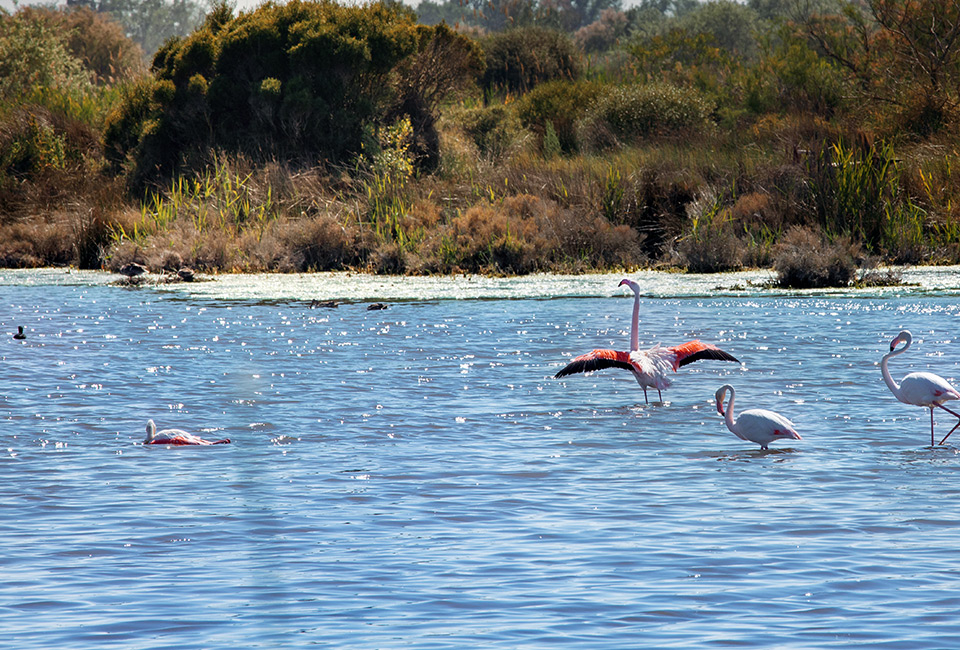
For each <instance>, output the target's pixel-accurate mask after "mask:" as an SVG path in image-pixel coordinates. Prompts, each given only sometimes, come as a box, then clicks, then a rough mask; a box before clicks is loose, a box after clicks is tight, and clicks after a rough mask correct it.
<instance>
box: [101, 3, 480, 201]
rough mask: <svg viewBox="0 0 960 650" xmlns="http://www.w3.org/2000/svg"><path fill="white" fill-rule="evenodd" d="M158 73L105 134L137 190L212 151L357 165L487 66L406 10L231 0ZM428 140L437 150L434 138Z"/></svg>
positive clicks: (460, 41) (166, 55) (173, 48)
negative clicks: (394, 127)
mask: <svg viewBox="0 0 960 650" xmlns="http://www.w3.org/2000/svg"><path fill="white" fill-rule="evenodd" d="M472 55H473V56H475V58H476V61H472V60H471V59H470V57H471V56H472ZM153 66H154V70H155V73H156V78H155V79H153V80H149V81H147V82H144V83H143V84H140V85H138V86H137V87H135V88H133V89H131V91H130V92H129V94H128V95H127V97H126V99H125V100H124V102H123V104H122V106H121V107H120V109H119V110H118V111H117V112H116V113H115V114H114V115H113V117H112V118H111V120H110V122H109V124H108V125H107V128H106V133H105V136H104V140H105V145H106V148H107V151H108V154H109V156H110V157H111V159H112V160H113V161H114V162H116V163H123V162H124V161H125V160H126V158H127V156H130V157H131V159H132V166H133V167H132V174H131V178H132V180H133V183H134V185H143V184H144V183H146V182H149V181H151V180H153V179H155V178H158V177H161V176H164V175H169V174H172V173H175V172H176V171H178V170H180V169H190V168H195V167H199V166H202V165H204V164H206V162H208V161H209V155H210V152H211V151H225V152H228V153H239V154H244V155H246V156H248V157H250V158H251V159H253V160H265V159H271V158H281V159H285V160H288V161H290V162H291V163H294V164H296V163H302V164H305V165H314V164H317V163H318V162H329V163H333V164H340V163H344V162H348V161H350V160H351V159H353V158H354V157H355V156H356V155H357V154H358V153H360V151H361V149H362V146H363V143H364V141H365V140H369V139H370V138H369V136H370V134H371V132H373V131H376V129H377V128H378V127H381V126H388V125H389V124H390V122H392V121H396V120H398V119H400V118H401V116H402V115H404V114H406V115H408V116H409V117H410V118H411V119H410V123H411V126H413V128H414V134H415V135H417V133H416V129H417V128H420V129H421V135H423V133H424V130H429V129H430V128H431V127H432V121H431V120H430V117H431V116H432V115H433V111H435V110H436V106H437V104H438V103H439V101H441V99H442V98H443V97H444V96H445V94H446V93H447V92H449V91H450V89H451V88H452V87H454V86H456V85H458V84H459V83H460V82H461V78H462V77H463V76H464V75H468V74H470V73H471V71H475V70H477V69H479V68H478V66H479V52H476V53H474V49H472V48H471V46H470V44H469V42H468V41H467V39H466V38H465V37H463V36H461V35H459V34H456V33H455V32H453V31H452V30H450V29H449V28H447V27H446V26H440V27H427V26H423V25H418V24H417V23H416V20H415V16H414V14H413V11H412V10H410V9H407V8H406V7H404V6H403V5H401V4H399V3H395V4H387V3H375V4H370V5H366V6H347V5H341V4H338V3H336V2H334V1H333V0H319V1H316V2H301V1H300V0H291V1H290V2H288V3H287V4H285V5H275V4H264V5H262V6H260V7H259V8H258V9H256V10H255V11H253V12H249V13H243V14H241V15H239V16H237V17H234V16H233V15H232V10H231V8H230V7H229V6H228V5H226V4H225V3H221V4H220V5H218V6H217V7H215V8H214V9H213V11H211V12H210V14H209V15H208V16H207V18H206V20H205V22H204V24H203V25H202V26H201V27H200V28H198V29H197V30H196V31H194V32H193V33H192V34H190V35H189V36H187V37H186V38H182V39H172V40H170V41H168V42H167V43H166V44H165V45H164V46H163V47H161V48H160V50H158V51H157V54H156V56H155V57H154V62H153ZM422 141H423V142H425V143H427V144H426V145H425V147H426V149H429V146H430V145H429V143H430V142H431V140H430V137H429V134H428V133H427V134H426V135H424V137H423V139H422Z"/></svg>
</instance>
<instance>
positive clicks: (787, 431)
mask: <svg viewBox="0 0 960 650" xmlns="http://www.w3.org/2000/svg"><path fill="white" fill-rule="evenodd" d="M727 391H730V403H729V404H727V409H726V412H724V409H723V400H724V398H725V397H726V393H727ZM736 396H737V394H736V391H734V390H733V386H731V385H730V384H725V385H723V386H721V387H720V388H719V389H717V394H716V397H717V412H718V413H719V414H720V415H722V416H723V417H724V420H725V421H726V423H727V428H728V429H730V431H732V432H733V434H734V435H735V436H737V437H738V438H740V439H741V440H749V441H750V442H755V443H757V444H759V445H760V449H766V448H767V445H769V444H770V443H771V442H773V441H774V440H785V439H786V440H803V438H801V437H800V434H799V433H797V428H796V427H795V426H793V422H791V421H790V420H788V419H787V418H785V417H783V416H782V415H780V414H779V413H774V412H773V411H768V410H766V409H749V410H747V411H744V412H743V413H741V414H740V417H738V418H737V419H736V420H734V419H733V400H734V399H735V398H736Z"/></svg>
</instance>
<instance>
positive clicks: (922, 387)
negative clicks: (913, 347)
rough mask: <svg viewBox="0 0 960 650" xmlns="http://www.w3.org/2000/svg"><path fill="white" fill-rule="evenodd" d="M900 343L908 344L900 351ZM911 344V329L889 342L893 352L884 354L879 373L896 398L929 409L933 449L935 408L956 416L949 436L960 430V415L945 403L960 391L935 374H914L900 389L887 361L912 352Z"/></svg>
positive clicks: (901, 381)
mask: <svg viewBox="0 0 960 650" xmlns="http://www.w3.org/2000/svg"><path fill="white" fill-rule="evenodd" d="M899 343H906V345H904V346H903V347H902V348H900V349H899V350H897V349H896V347H897V344H899ZM911 343H913V335H912V334H911V333H910V331H909V330H903V331H902V332H900V333H899V334H897V335H896V337H894V339H893V340H892V341H890V352H888V353H887V354H885V355H883V359H881V361H880V371H881V372H882V373H883V381H884V382H885V383H886V384H887V388H889V389H890V392H891V393H893V396H894V397H896V398H897V399H898V400H900V401H901V402H903V403H904V404H913V405H914V406H926V407H927V408H928V409H930V446H931V447H932V446H933V441H934V438H933V408H934V407H935V406H937V407H940V408H942V409H943V410H944V411H946V412H947V413H951V414H953V415H955V416H956V417H957V423H956V424H955V425H953V428H952V429H950V433H953V432H954V431H956V429H957V427H960V413H957V412H956V411H952V410H950V409H948V408H947V407H946V406H944V405H943V403H944V402H946V401H949V400H952V399H960V391H958V390H957V389H956V388H954V387H953V386H951V385H950V383H949V382H948V381H947V380H946V379H944V378H943V377H941V376H940V375H935V374H933V373H932V372H911V373H910V374H908V375H907V376H905V377H904V378H903V379H901V380H900V385H899V386H897V382H895V381H894V380H893V377H891V376H890V369H889V368H887V362H888V361H890V357H895V356H897V355H898V354H903V353H904V352H906V351H907V350H908V349H910V344H911ZM950 433H948V434H947V435H945V436H944V437H943V440H941V441H940V444H941V445H942V444H943V443H944V442H946V440H947V438H949V437H950Z"/></svg>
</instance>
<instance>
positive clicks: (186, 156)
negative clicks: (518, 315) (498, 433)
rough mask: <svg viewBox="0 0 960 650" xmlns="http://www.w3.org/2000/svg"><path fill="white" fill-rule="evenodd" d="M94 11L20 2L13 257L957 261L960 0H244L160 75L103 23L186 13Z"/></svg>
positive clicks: (444, 262) (11, 77) (506, 266)
mask: <svg viewBox="0 0 960 650" xmlns="http://www.w3.org/2000/svg"><path fill="white" fill-rule="evenodd" d="M73 2H74V4H76V3H80V2H82V3H83V4H85V5H88V7H89V8H88V9H84V10H81V11H74V10H65V11H63V10H52V9H44V10H31V9H20V10H18V11H17V12H15V13H14V14H7V13H2V14H0V99H2V100H3V101H2V104H0V263H3V264H38V263H78V264H83V265H87V266H99V265H101V264H103V265H106V266H108V267H110V268H116V267H117V266H118V265H120V264H121V263H123V262H125V261H131V260H136V261H140V262H144V263H148V264H151V265H152V266H154V267H158V266H164V267H172V266H176V265H175V264H174V263H173V261H175V260H180V261H181V262H182V263H185V264H190V265H193V266H196V267H198V268H201V269H209V270H227V269H237V270H264V269H276V270H309V269H336V268H346V267H351V268H363V269H367V270H372V271H377V272H402V273H449V272H460V271H482V272H494V273H496V272H504V273H526V272H530V271H538V270H566V271H582V270H587V269H595V268H609V267H614V266H643V265H670V266H675V267H681V268H685V269H687V270H690V271H700V272H713V271H722V270H728V269H737V268H743V267H751V266H765V267H773V268H776V269H777V271H778V274H779V275H778V277H779V281H780V282H781V283H784V284H799V285H818V284H829V283H837V284H847V283H850V282H854V281H856V282H863V281H864V280H863V276H861V277H860V279H855V278H856V268H857V266H858V265H861V264H868V263H869V264H874V263H876V262H877V261H894V262H906V263H919V262H931V263H940V262H957V261H960V213H958V210H960V208H958V207H957V206H958V205H960V201H958V200H957V197H958V196H960V160H958V156H960V132H958V129H957V127H958V124H960V113H958V106H960V90H958V89H960V45H958V44H960V0H946V1H945V2H941V3H926V2H916V1H914V0H862V1H858V2H855V3H846V2H844V3H838V2H836V1H835V0H804V1H803V2H797V0H747V1H746V2H733V1H730V0H710V1H706V2H699V1H698V0H640V1H639V2H632V3H631V6H630V7H628V8H625V7H624V6H623V5H621V3H619V2H617V1H616V0H571V1H570V2H562V3H559V2H554V1H553V0H493V1H492V2H490V1H487V0H484V1H482V2H481V1H480V0H476V1H474V0H470V1H469V2H459V1H457V0H449V1H447V2H444V3H438V2H425V3H423V4H421V5H420V6H419V7H418V8H417V15H419V17H420V19H421V20H422V21H423V23H426V22H430V23H432V24H433V26H427V25H426V24H423V23H418V21H417V19H416V15H415V14H414V13H413V11H412V10H410V9H408V8H406V7H405V6H404V5H402V4H400V3H397V2H387V1H384V2H373V3H370V4H362V5H352V4H351V5H349V6H347V5H345V4H340V3H337V2H333V1H332V0H319V1H315V2H314V1H305V0H294V1H292V2H290V3H288V4H284V5H280V4H272V3H268V4H266V5H263V6H261V7H259V8H257V9H256V10H253V11H249V12H245V13H241V14H239V15H234V12H233V10H232V9H231V8H230V6H228V5H226V4H220V5H217V6H215V7H213V8H212V10H211V11H210V12H209V13H208V14H207V15H206V17H205V18H204V19H203V20H202V21H200V22H201V23H202V24H198V26H197V28H196V29H191V28H187V29H186V30H185V31H183V32H182V33H183V36H182V37H179V38H172V39H169V40H166V41H165V43H164V44H163V45H162V46H160V47H158V49H157V51H156V55H155V56H154V57H153V67H152V69H151V70H149V71H144V70H143V68H141V67H139V66H138V65H137V58H138V57H137V52H138V50H137V48H136V46H135V45H134V44H133V42H132V41H131V40H130V39H129V38H128V37H127V36H126V35H125V34H133V33H134V30H131V29H130V28H129V25H128V23H127V22H123V25H124V28H122V29H121V28H120V27H118V26H117V25H116V24H115V23H113V22H110V20H109V16H117V15H118V8H124V7H126V8H127V9H129V10H130V11H128V12H127V13H126V14H125V15H126V16H127V18H124V20H125V21H126V20H128V19H129V17H131V16H134V15H140V16H143V17H145V16H146V15H147V13H149V12H148V11H147V9H148V8H149V7H152V6H156V7H168V8H171V9H173V8H177V7H179V8H180V9H186V8H188V7H189V6H192V5H190V2H189V0H176V1H173V2H170V1H168V0H109V1H108V0H102V1H100V2H97V1H95V0H73ZM127 9H124V11H127ZM134 9H136V11H134ZM96 10H98V11H96ZM137 11H138V12H140V13H139V14H137V13H136V12H137ZM145 12H146V13H145ZM120 13H123V12H122V11H121V12H120ZM428 16H429V20H428ZM443 20H446V21H447V22H446V24H444V23H443ZM141 22H142V24H143V25H148V24H150V23H149V21H148V20H146V18H144V20H142V21H141ZM154 32H156V33H159V30H154ZM138 38H139V37H138ZM158 45H159V44H158ZM144 47H145V48H146V50H147V51H150V50H151V48H150V47H147V46H144ZM107 115H109V118H108V119H106V117H105V116H107ZM101 145H103V146H101ZM108 163H109V164H108ZM131 187H132V188H135V189H136V191H135V192H133V193H130V194H125V193H124V192H123V191H121V188H131ZM814 246H816V250H817V251H818V252H817V254H805V253H804V251H805V250H807V249H810V250H813V247H814ZM171 260H173V261H171Z"/></svg>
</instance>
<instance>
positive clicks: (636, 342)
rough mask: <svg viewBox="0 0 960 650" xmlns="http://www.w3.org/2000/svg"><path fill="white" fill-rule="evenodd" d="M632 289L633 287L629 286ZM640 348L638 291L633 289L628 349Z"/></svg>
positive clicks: (635, 349) (633, 350) (634, 350)
mask: <svg viewBox="0 0 960 650" xmlns="http://www.w3.org/2000/svg"><path fill="white" fill-rule="evenodd" d="M630 288H631V289H633V287H630ZM638 349H640V292H639V291H637V290H636V289H634V290H633V320H632V321H630V351H631V352H636V351H637V350H638Z"/></svg>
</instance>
